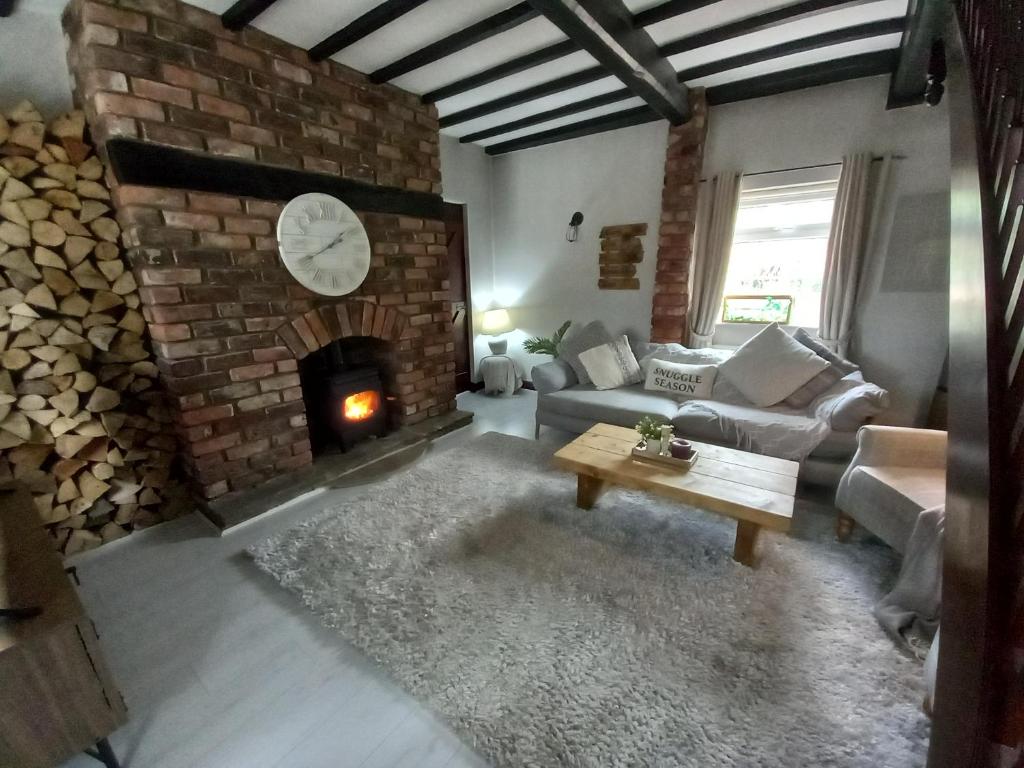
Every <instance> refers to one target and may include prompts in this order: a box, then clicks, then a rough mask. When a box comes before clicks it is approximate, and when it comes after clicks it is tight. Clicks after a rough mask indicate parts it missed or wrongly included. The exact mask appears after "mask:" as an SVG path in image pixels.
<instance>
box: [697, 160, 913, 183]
mask: <svg viewBox="0 0 1024 768" xmlns="http://www.w3.org/2000/svg"><path fill="white" fill-rule="evenodd" d="M889 157H891V158H892V159H893V160H906V159H907V156H906V155H889ZM882 159H883V158H881V157H873V158H871V162H872V163H877V162H880V161H881V160H882ZM842 164H843V163H842V161H840V162H838V163H819V164H818V165H801V166H797V167H796V168H778V169H776V170H773V171H757V172H755V173H744V174H743V176H744V177H746V176H767V175H768V174H769V173H789V172H790V171H812V170H814V169H815V168H834V167H836V166H837V165H842ZM705 181H707V178H706V177H705V178H702V179H701V182H702V183H703V182H705Z"/></svg>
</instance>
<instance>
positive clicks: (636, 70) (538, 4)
mask: <svg viewBox="0 0 1024 768" xmlns="http://www.w3.org/2000/svg"><path fill="white" fill-rule="evenodd" d="M530 4H531V5H532V6H533V7H534V8H536V9H537V10H538V11H540V12H541V13H543V14H544V16H545V17H547V19H548V20H549V21H550V22H552V23H553V24H554V25H555V26H556V27H558V28H559V29H561V30H562V32H563V33H565V36H566V37H568V38H569V39H570V40H574V41H576V43H577V44H578V45H579V46H580V47H581V48H583V49H584V50H586V51H587V52H588V53H590V55H591V56H593V57H594V58H595V59H597V60H598V62H600V63H601V65H602V66H603V67H604V68H605V69H607V70H608V72H609V73H611V74H613V75H615V76H616V77H617V78H619V80H621V81H622V83H623V85H625V86H626V87H627V88H629V89H630V90H631V91H632V92H633V93H635V94H636V95H637V96H639V97H640V98H641V99H643V100H644V101H645V102H647V104H649V105H650V106H651V108H652V109H654V110H655V111H656V112H658V113H659V114H661V115H664V116H665V117H666V118H667V119H668V120H669V122H671V123H672V124H673V125H681V124H682V123H685V122H686V121H687V120H689V119H690V103H689V101H688V99H687V96H686V86H685V85H681V84H680V83H679V81H677V80H676V73H675V70H674V69H672V65H671V64H669V62H668V60H667V59H665V57H664V56H662V55H660V54H659V53H658V46H657V45H656V44H655V42H654V40H652V39H651V36H650V35H649V34H647V32H646V31H645V30H644V29H643V28H642V27H636V26H634V24H633V15H632V14H631V13H630V12H629V9H628V8H627V7H626V5H625V4H624V3H623V2H622V0H530Z"/></svg>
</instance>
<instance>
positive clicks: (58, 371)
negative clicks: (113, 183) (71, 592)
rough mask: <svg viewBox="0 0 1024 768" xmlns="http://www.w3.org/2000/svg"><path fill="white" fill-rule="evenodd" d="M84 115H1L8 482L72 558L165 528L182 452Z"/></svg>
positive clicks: (1, 455)
mask: <svg viewBox="0 0 1024 768" xmlns="http://www.w3.org/2000/svg"><path fill="white" fill-rule="evenodd" d="M84 133H85V115H84V114H83V113H81V112H77V111H76V112H71V113H68V114H66V115H63V116H61V117H58V118H57V119H56V120H54V121H53V122H51V123H50V124H49V126H47V125H45V124H44V122H43V118H42V116H41V115H40V114H39V113H38V112H37V111H36V109H35V107H33V106H32V104H30V103H29V102H27V101H26V102H22V103H20V104H18V105H17V106H15V107H14V108H13V109H11V110H9V111H7V112H6V113H4V114H2V115H0V362H2V364H3V369H2V370H0V482H2V481H8V480H12V479H13V480H17V481H20V482H21V483H22V484H23V485H25V486H26V487H27V488H28V489H29V490H30V491H31V492H32V496H33V501H34V503H35V506H36V510H37V511H38V513H39V515H40V518H41V519H42V521H43V522H44V523H45V524H47V526H48V527H49V528H50V530H51V531H52V533H53V534H54V535H55V536H56V537H57V544H58V546H59V547H60V548H61V549H62V550H63V551H64V552H65V553H68V554H71V553H74V552H78V551H81V550H85V549H90V548H92V547H95V546H98V545H99V544H101V543H104V542H107V541H111V540H113V539H117V538H121V537H122V536H124V535H126V534H127V533H129V532H130V531H132V530H134V529H137V528H144V527H147V526H149V525H152V524H154V523H158V522H160V521H161V520H163V519H165V518H166V517H168V516H171V515H172V514H174V513H173V512H171V510H172V509H174V507H175V505H174V504H173V503H171V504H168V503H167V502H168V498H169V495H170V496H171V497H172V498H173V494H172V493H171V489H174V488H175V486H174V484H173V483H169V482H168V480H169V474H170V471H171V464H172V460H173V457H174V452H175V449H176V438H175V435H174V432H173V429H172V428H171V426H170V422H171V416H170V411H169V410H168V408H167V407H166V402H165V400H164V395H163V394H162V390H161V389H160V387H159V386H158V385H157V379H158V375H159V371H158V370H157V366H156V364H155V363H154V361H153V356H152V353H151V351H150V349H149V346H148V343H147V339H146V323H145V319H144V318H143V315H142V309H141V300H140V296H139V291H138V288H137V286H136V283H135V276H134V274H133V272H132V271H131V270H130V269H128V268H127V266H126V264H125V261H124V258H123V256H122V252H121V247H120V242H121V228H120V226H119V225H118V223H117V221H116V220H115V219H114V218H113V213H112V211H111V206H110V192H109V190H108V189H107V185H106V183H105V181H104V174H105V169H104V166H103V163H102V162H101V161H100V159H99V157H97V156H96V155H95V154H94V153H93V148H92V146H90V145H89V144H88V143H87V142H86V140H85V137H84Z"/></svg>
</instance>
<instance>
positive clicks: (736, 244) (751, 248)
mask: <svg viewBox="0 0 1024 768" xmlns="http://www.w3.org/2000/svg"><path fill="white" fill-rule="evenodd" d="M834 200H835V185H834V183H825V184H819V185H817V186H814V187H812V186H809V185H803V186H800V185H794V186H792V187H775V188H772V189H770V190H764V189H762V190H758V191H752V192H745V193H743V194H741V195H740V205H739V210H738V211H737V216H736V230H735V234H734V237H733V245H732V252H731V254H730V256H729V267H728V270H727V272H726V278H725V295H726V296H733V297H745V298H744V299H743V300H742V302H740V301H739V300H737V299H735V298H734V300H733V301H732V302H731V303H730V305H729V316H730V317H733V318H735V319H737V320H739V319H740V318H743V319H747V318H750V320H748V321H756V320H753V318H755V317H758V315H759V312H760V314H761V316H764V317H767V316H768V315H772V316H773V317H774V316H777V315H778V316H781V314H784V312H781V307H776V306H774V305H773V304H772V303H769V302H768V301H767V299H768V297H772V298H773V299H774V298H775V297H791V298H792V306H791V313H790V319H789V322H790V324H791V325H799V326H805V327H809V328H816V327H817V326H818V317H819V314H820V308H821V284H822V280H823V278H824V274H825V257H826V248H827V247H828V233H829V229H830V228H831V224H832V207H833V204H834ZM749 297H764V299H763V300H762V301H761V302H758V300H757V299H754V300H751V299H750V298H749ZM775 303H778V302H775ZM785 303H786V302H783V304H785ZM755 306H760V307H761V309H760V311H759V312H749V311H740V310H739V309H738V308H739V307H755ZM787 308H788V307H787ZM725 309H726V302H725V301H724V300H723V313H724V312H725ZM765 313H767V314H765Z"/></svg>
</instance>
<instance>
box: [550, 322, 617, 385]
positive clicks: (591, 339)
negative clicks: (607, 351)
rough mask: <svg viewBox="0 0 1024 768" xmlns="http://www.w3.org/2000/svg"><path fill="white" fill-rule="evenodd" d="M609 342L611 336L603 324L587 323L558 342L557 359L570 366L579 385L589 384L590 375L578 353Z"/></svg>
mask: <svg viewBox="0 0 1024 768" xmlns="http://www.w3.org/2000/svg"><path fill="white" fill-rule="evenodd" d="M609 341H612V335H611V334H610V333H608V329H607V328H605V327H604V323H602V322H601V321H600V320H595V321H594V322H592V323H587V324H586V325H585V326H583V327H582V328H581V329H580V330H579V331H577V332H576V333H574V334H573V335H572V336H570V337H569V338H567V339H562V340H561V341H560V342H558V359H559V360H564V361H565V362H567V363H568V364H569V365H570V366H572V369H573V371H574V372H575V373H576V378H577V379H579V382H580V384H589V383H590V374H588V373H587V369H586V367H584V365H583V363H581V362H580V352H583V351H584V350H587V349H592V348H593V347H599V346H601V345H602V344H607V343H608V342H609Z"/></svg>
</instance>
